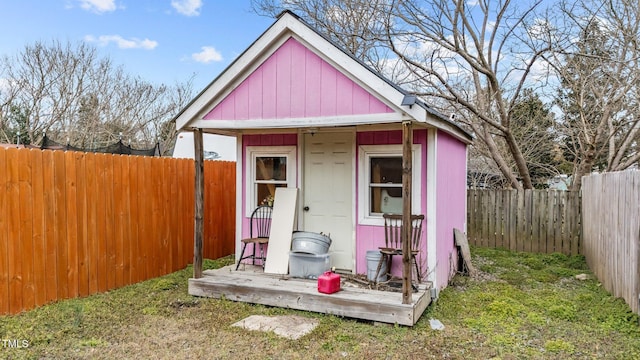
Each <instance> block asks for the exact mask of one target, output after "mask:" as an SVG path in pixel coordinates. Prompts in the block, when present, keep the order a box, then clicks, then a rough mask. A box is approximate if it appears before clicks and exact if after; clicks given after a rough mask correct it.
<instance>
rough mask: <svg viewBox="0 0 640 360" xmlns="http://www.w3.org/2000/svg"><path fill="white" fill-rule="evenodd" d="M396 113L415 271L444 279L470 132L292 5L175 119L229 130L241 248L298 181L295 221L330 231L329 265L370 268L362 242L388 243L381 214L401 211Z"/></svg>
mask: <svg viewBox="0 0 640 360" xmlns="http://www.w3.org/2000/svg"><path fill="white" fill-rule="evenodd" d="M403 122H405V123H407V122H410V124H411V126H412V128H413V145H412V149H411V151H412V158H413V160H412V180H413V191H412V204H413V209H412V212H413V213H414V214H424V215H425V217H426V220H425V223H424V226H423V234H422V245H421V249H420V254H419V256H418V258H419V262H420V267H421V272H422V273H423V274H424V275H426V277H423V279H425V280H427V281H430V282H432V284H433V286H434V287H435V288H437V289H442V288H443V287H445V286H446V285H447V283H448V280H449V279H450V277H451V276H452V271H455V269H456V268H457V264H456V261H457V253H456V246H455V243H454V237H453V229H454V228H458V229H461V230H462V231H465V228H466V163H467V146H468V145H469V144H470V142H471V140H472V138H471V136H470V135H469V134H468V133H467V132H465V131H464V130H462V129H461V128H460V127H458V126H457V125H455V124H454V123H452V122H450V121H449V120H448V118H447V117H446V116H443V115H442V114H440V113H438V112H436V111H434V110H433V109H432V108H431V107H430V106H429V105H428V104H426V103H424V102H422V101H420V100H419V99H416V97H415V96H411V95H410V94H408V93H407V92H406V91H404V90H403V89H401V88H400V87H399V86H397V85H395V84H394V83H392V82H390V81H389V80H387V79H385V78H384V77H383V76H381V75H380V74H378V73H376V72H375V71H373V70H372V69H371V68H369V67H368V66H366V65H365V64H363V63H362V62H360V61H359V60H357V59H355V58H354V57H353V56H351V55H349V54H348V53H347V52H345V51H343V50H342V49H340V48H339V47H338V46H336V45H335V44H334V43H333V42H332V41H330V40H328V39H327V38H326V37H324V36H323V35H322V34H320V33H319V32H317V31H316V30H315V29H313V28H312V27H311V26H310V25H308V24H307V23H306V22H304V21H303V20H302V19H300V18H299V17H297V16H296V15H295V14H293V13H291V12H288V11H286V12H283V13H282V14H281V15H280V16H279V17H278V19H277V20H276V21H275V23H274V24H273V25H272V26H271V27H269V29H267V30H266V32H265V33H263V34H262V35H261V36H260V37H259V38H258V39H257V40H256V41H255V42H254V43H253V44H252V45H251V46H250V47H249V48H248V49H247V50H246V51H245V52H244V53H242V54H241V55H240V56H239V57H238V58H237V59H236V60H235V61H234V62H233V63H232V64H231V65H230V66H229V67H228V68H227V69H226V70H225V71H224V72H223V73H222V74H221V75H220V76H218V77H217V78H216V79H215V80H214V81H213V82H212V83H211V84H210V85H209V86H208V87H207V88H205V89H204V90H203V91H202V92H201V93H200V94H199V95H198V96H197V97H196V98H195V99H194V100H193V101H192V102H191V103H190V104H189V105H188V106H187V107H186V108H185V109H183V111H182V112H181V113H180V114H179V115H178V116H177V118H176V124H177V127H178V130H180V131H193V130H197V129H202V131H203V132H205V133H208V134H223V135H231V136H235V139H236V151H237V172H236V173H237V185H236V189H237V206H236V209H237V214H236V238H237V239H236V256H238V255H239V252H240V248H241V245H240V239H242V238H244V237H248V236H249V218H250V215H251V213H252V211H253V210H254V209H255V208H256V206H258V205H260V204H261V203H263V202H264V201H268V200H269V199H270V198H271V197H272V196H273V195H274V193H275V189H276V188H278V187H291V188H298V189H299V192H298V194H299V195H298V208H297V210H296V212H297V219H298V220H297V228H298V229H299V230H304V231H312V232H323V233H325V234H327V233H328V234H330V236H331V239H332V240H333V241H332V244H331V247H330V250H329V251H330V254H331V263H332V266H334V267H336V268H338V269H340V270H342V271H346V272H349V273H366V272H367V268H366V259H365V256H366V252H367V251H368V250H376V249H378V247H379V246H383V245H384V226H383V219H382V214H383V213H385V212H400V211H401V210H402V205H401V204H402V197H401V194H402V154H403V147H402V140H403V132H402V126H403V125H402V124H403ZM205 181H206V179H205ZM393 270H394V272H395V273H396V274H400V273H401V264H400V261H397V264H396V265H394V269H393Z"/></svg>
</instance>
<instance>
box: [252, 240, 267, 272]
mask: <svg viewBox="0 0 640 360" xmlns="http://www.w3.org/2000/svg"><path fill="white" fill-rule="evenodd" d="M253 246H255V245H253ZM258 246H260V261H261V262H262V268H263V269H264V263H265V261H266V260H267V257H266V256H265V255H264V244H258ZM253 261H256V258H255V256H254V257H253Z"/></svg>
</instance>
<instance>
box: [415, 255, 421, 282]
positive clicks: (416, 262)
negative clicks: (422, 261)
mask: <svg viewBox="0 0 640 360" xmlns="http://www.w3.org/2000/svg"><path fill="white" fill-rule="evenodd" d="M413 264H414V265H415V266H416V277H417V278H418V283H420V282H421V281H422V280H421V279H420V269H419V268H418V259H416V257H415V256H413Z"/></svg>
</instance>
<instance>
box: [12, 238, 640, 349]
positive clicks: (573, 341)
mask: <svg viewBox="0 0 640 360" xmlns="http://www.w3.org/2000/svg"><path fill="white" fill-rule="evenodd" d="M472 253H473V258H474V264H475V265H476V266H477V267H478V268H479V269H480V270H481V274H480V275H479V276H475V277H474V278H468V277H462V276H457V277H456V278H454V280H453V281H452V284H451V285H450V286H449V287H448V288H447V289H445V290H443V291H442V292H441V293H440V299H439V300H438V301H437V302H436V303H434V304H432V305H431V306H430V307H429V309H427V311H426V312H425V313H424V315H423V316H422V318H421V319H420V321H419V322H418V323H417V324H416V325H415V326H414V327H411V328H410V327H403V326H393V325H380V324H372V323H370V322H362V321H356V320H351V319H342V318H338V317H335V316H330V315H322V314H315V313H305V312H301V311H294V310H287V309H279V308H270V307H265V306H260V305H251V304H244V303H235V302H232V301H228V300H216V299H205V298H196V297H192V296H190V295H188V294H187V279H188V278H189V277H190V276H191V274H192V269H191V267H188V268H186V269H184V270H182V271H178V272H175V273H173V274H169V275H167V276H163V277H161V278H157V279H153V280H149V281H145V282H143V283H140V284H136V285H131V286H127V287H125V288H122V289H118V290H115V291H111V292H108V293H105V294H99V295H94V296H90V297H87V298H83V299H74V300H67V301H61V302H58V303H55V304H51V305H48V306H44V307H41V308H39V309H36V310H32V311H29V312H25V313H23V314H20V315H16V316H4V317H0V338H1V339H2V340H3V341H4V340H26V341H27V342H28V347H23V348H20V349H17V348H11V347H9V346H6V345H7V344H5V345H3V344H2V343H0V346H2V348H0V358H9V359H22V358H27V359H29V358H33V359H65V358H67V359H82V358H87V359H95V358H104V359H114V358H124V359H131V358H135V359H148V358H154V359H186V358H193V359H205V358H207V359H212V358H230V359H245V358H254V359H262V358H276V359H280V358H287V359H288V358H293V359H308V358H320V359H335V358H350V359H351V358H356V359H379V358H381V359H429V358H435V359H442V358H447V359H491V358H495V359H576V358H577V359H598V358H602V359H605V358H606V359H638V358H640V327H639V326H638V316H637V315H635V314H633V313H632V312H631V311H630V309H629V307H628V306H627V305H626V304H625V303H624V301H622V300H621V299H615V298H613V297H611V296H610V295H609V294H608V293H607V292H606V291H605V290H603V289H602V287H601V286H600V284H599V283H598V281H597V280H595V279H593V277H592V275H591V273H590V272H589V270H588V268H587V266H586V263H585V261H584V258H582V257H578V256H576V257H567V256H563V255H558V254H553V255H532V254H526V253H511V252H508V251H503V250H490V249H482V248H474V249H472ZM231 261H232V260H231V259H230V258H225V259H220V260H218V261H206V262H205V267H207V268H215V267H220V266H223V265H226V264H229V263H231ZM581 273H586V274H589V275H590V277H591V279H590V280H585V281H580V280H576V279H575V275H577V274H581ZM254 314H257V315H279V314H297V315H302V316H307V317H311V318H315V319H318V320H319V322H320V325H319V326H318V327H317V328H316V329H315V330H314V331H313V332H312V333H311V334H309V335H306V336H304V337H303V338H301V339H299V340H288V339H284V338H280V337H278V336H277V335H275V334H273V333H264V332H250V331H247V330H243V329H240V328H236V327H230V325H231V324H232V323H234V322H236V321H238V320H241V319H243V318H245V317H247V316H249V315H254ZM431 318H433V319H438V320H440V321H441V322H442V323H443V324H444V326H445V329H444V330H442V331H436V330H432V329H431V327H430V325H429V319H431ZM14 344H15V343H14ZM20 344H21V345H24V343H23V342H22V343H20Z"/></svg>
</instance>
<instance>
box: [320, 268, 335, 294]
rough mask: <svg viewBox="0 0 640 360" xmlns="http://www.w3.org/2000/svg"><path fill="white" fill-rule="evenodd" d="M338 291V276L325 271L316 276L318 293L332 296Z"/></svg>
mask: <svg viewBox="0 0 640 360" xmlns="http://www.w3.org/2000/svg"><path fill="white" fill-rule="evenodd" d="M339 290H340V275H338V274H336V273H334V272H331V271H327V272H325V273H324V274H322V275H320V276H318V291H319V292H321V293H324V294H333V293H334V292H337V291H339Z"/></svg>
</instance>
